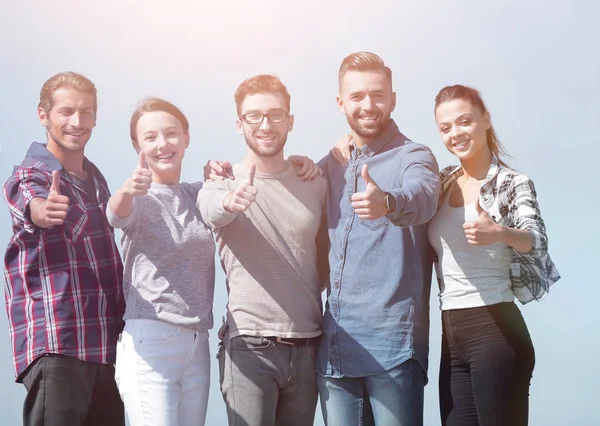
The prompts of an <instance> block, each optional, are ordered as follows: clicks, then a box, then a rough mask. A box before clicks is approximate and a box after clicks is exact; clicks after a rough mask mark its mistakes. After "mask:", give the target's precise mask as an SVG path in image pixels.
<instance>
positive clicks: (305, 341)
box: [265, 336, 319, 346]
mask: <svg viewBox="0 0 600 426" xmlns="http://www.w3.org/2000/svg"><path fill="white" fill-rule="evenodd" d="M318 338H319V337H307V338H304V339H288V338H286V337H276V336H267V337H265V339H268V340H270V341H271V342H275V343H282V344H284V345H290V346H309V345H311V344H312V343H314V342H316V341H317V339H318Z"/></svg>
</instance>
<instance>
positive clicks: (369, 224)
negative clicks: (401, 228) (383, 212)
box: [358, 216, 389, 231]
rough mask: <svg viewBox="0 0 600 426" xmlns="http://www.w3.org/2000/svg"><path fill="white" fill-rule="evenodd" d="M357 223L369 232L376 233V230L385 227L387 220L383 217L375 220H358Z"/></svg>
mask: <svg viewBox="0 0 600 426" xmlns="http://www.w3.org/2000/svg"><path fill="white" fill-rule="evenodd" d="M358 223H360V224H361V225H362V226H364V227H365V228H367V229H370V230H371V231H376V230H377V229H380V228H383V227H384V226H386V225H387V224H388V223H389V220H388V218H387V217H385V216H384V217H381V218H379V219H375V220H365V219H359V222H358Z"/></svg>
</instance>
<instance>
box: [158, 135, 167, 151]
mask: <svg viewBox="0 0 600 426" xmlns="http://www.w3.org/2000/svg"><path fill="white" fill-rule="evenodd" d="M156 145H157V146H158V147H159V148H164V147H165V146H167V138H165V136H164V135H163V134H162V133H159V134H158V137H157V138H156Z"/></svg>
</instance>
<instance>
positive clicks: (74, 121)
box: [69, 111, 81, 127]
mask: <svg viewBox="0 0 600 426" xmlns="http://www.w3.org/2000/svg"><path fill="white" fill-rule="evenodd" d="M69 121H70V124H71V127H79V126H81V113H80V112H79V111H75V112H74V113H73V115H71V119H70V120H69Z"/></svg>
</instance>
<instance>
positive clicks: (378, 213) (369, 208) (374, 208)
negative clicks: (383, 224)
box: [352, 164, 388, 220]
mask: <svg viewBox="0 0 600 426" xmlns="http://www.w3.org/2000/svg"><path fill="white" fill-rule="evenodd" d="M361 175H362V178H363V179H364V181H365V182H366V183H367V187H366V188H365V191H364V192H356V193H354V194H353V195H352V208H353V209H354V212H355V213H356V214H357V215H358V217H359V218H361V219H363V220H375V219H379V218H381V217H383V216H385V215H386V213H387V211H388V210H387V205H386V202H385V192H383V191H382V190H381V188H379V186H377V183H375V181H374V180H373V178H372V177H371V175H369V169H368V166H367V165H366V164H365V165H364V166H363V168H362V170H361Z"/></svg>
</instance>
